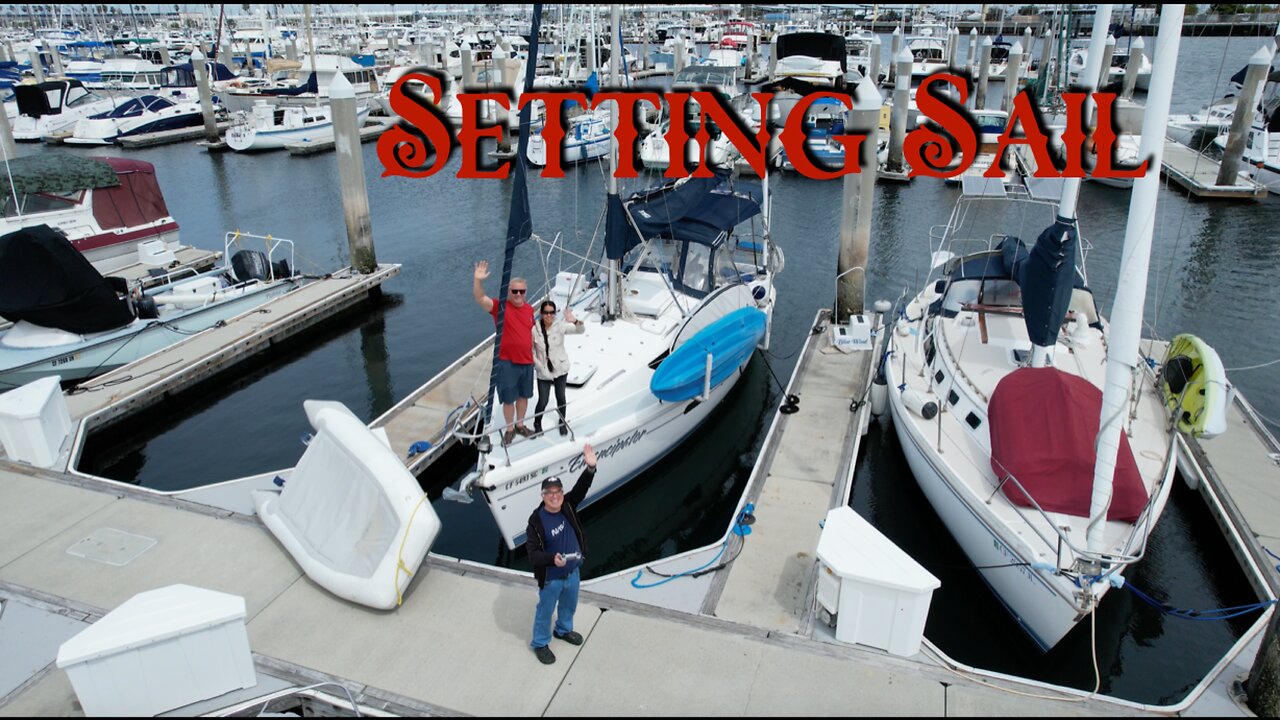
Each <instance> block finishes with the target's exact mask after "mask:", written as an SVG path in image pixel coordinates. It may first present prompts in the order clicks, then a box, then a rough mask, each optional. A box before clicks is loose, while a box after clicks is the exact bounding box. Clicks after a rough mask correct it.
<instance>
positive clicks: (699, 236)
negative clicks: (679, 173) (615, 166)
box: [605, 175, 760, 259]
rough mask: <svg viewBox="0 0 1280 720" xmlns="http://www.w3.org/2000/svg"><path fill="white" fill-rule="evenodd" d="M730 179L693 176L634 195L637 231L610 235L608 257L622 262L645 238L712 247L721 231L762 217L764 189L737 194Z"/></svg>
mask: <svg viewBox="0 0 1280 720" xmlns="http://www.w3.org/2000/svg"><path fill="white" fill-rule="evenodd" d="M726 177H727V176H725V175H716V176H714V177H710V178H689V179H688V181H686V182H684V183H682V184H677V183H676V181H672V182H669V183H666V184H664V185H661V186H659V187H656V188H652V189H650V190H644V191H641V192H638V193H636V194H634V195H632V196H631V197H630V198H628V199H627V201H626V203H625V205H626V211H627V212H628V214H630V216H631V219H632V221H633V222H634V223H635V228H632V229H629V232H626V233H625V234H622V235H621V236H614V235H612V234H610V235H609V236H608V238H607V239H606V243H605V245H606V251H607V253H608V256H609V257H610V258H612V259H617V258H621V257H622V256H623V255H624V254H626V252H627V251H628V250H630V249H631V248H633V247H635V246H636V245H639V244H640V242H641V239H642V237H643V238H664V239H667V240H680V241H685V242H696V243H700V244H702V245H711V244H712V243H714V242H715V240H716V238H718V237H720V234H721V233H724V232H728V231H730V230H732V229H733V228H735V227H737V225H738V224H739V223H742V222H745V221H747V220H750V219H751V218H753V217H755V216H756V215H757V214H759V213H760V193H759V188H758V187H754V186H752V187H746V188H744V187H739V188H737V189H736V191H735V190H731V189H729V188H728V187H727V185H725V179H726ZM636 230H639V232H640V234H639V235H637V234H636Z"/></svg>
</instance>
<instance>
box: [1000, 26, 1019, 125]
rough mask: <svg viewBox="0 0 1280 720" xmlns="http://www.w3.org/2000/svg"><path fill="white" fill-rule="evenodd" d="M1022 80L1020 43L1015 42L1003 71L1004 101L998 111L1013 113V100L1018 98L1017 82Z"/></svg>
mask: <svg viewBox="0 0 1280 720" xmlns="http://www.w3.org/2000/svg"><path fill="white" fill-rule="evenodd" d="M1021 79H1022V43H1021V42H1018V41H1015V42H1014V43H1013V47H1012V48H1009V63H1008V64H1007V65H1006V66H1005V71H1004V101H1003V103H1002V104H1001V105H1000V109H1001V110H1004V111H1006V112H1010V113H1012V112H1013V99H1014V98H1015V97H1017V96H1018V82H1019V81H1020V80H1021Z"/></svg>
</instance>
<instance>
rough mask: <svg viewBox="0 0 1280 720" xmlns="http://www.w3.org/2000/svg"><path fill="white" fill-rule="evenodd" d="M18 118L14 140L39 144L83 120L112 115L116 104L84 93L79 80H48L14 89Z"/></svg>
mask: <svg viewBox="0 0 1280 720" xmlns="http://www.w3.org/2000/svg"><path fill="white" fill-rule="evenodd" d="M13 93H14V96H15V98H16V100H17V110H18V115H17V117H16V118H14V121H13V139H14V140H17V141H19V142H39V141H41V140H43V139H44V137H45V136H46V135H52V134H53V133H56V132H61V131H63V130H70V129H72V128H73V127H75V124H76V123H77V122H78V121H80V120H81V119H83V118H87V117H90V116H92V115H97V114H99V113H104V112H109V111H110V110H111V108H113V107H115V104H116V101H115V100H114V99H112V98H111V97H110V96H108V95H99V94H96V93H92V92H89V91H88V90H87V89H85V86H84V84H83V83H81V82H80V81H79V80H49V81H46V82H42V83H33V84H31V85H16V86H14V88H13Z"/></svg>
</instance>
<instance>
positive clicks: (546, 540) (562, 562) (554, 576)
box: [525, 443, 596, 665]
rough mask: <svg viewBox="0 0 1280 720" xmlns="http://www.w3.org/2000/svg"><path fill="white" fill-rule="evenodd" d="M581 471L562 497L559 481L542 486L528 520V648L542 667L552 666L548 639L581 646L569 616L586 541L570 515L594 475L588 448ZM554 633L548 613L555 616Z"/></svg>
mask: <svg viewBox="0 0 1280 720" xmlns="http://www.w3.org/2000/svg"><path fill="white" fill-rule="evenodd" d="M582 459H583V460H584V461H585V462H586V465H587V467H586V469H584V470H583V471H582V474H581V475H579V476H578V481H577V482H576V483H574V484H573V489H572V490H570V491H569V492H568V494H566V493H565V492H564V485H563V484H562V483H561V482H560V478H558V477H551V478H547V479H546V480H543V481H542V504H541V505H539V506H538V509H537V510H534V511H533V514H532V515H530V516H529V527H528V529H527V530H526V532H525V537H526V539H525V548H526V549H527V550H528V552H529V561H530V562H532V563H533V577H534V578H535V579H536V580H537V581H538V609H537V610H536V611H535V612H534V614H533V641H532V642H530V643H529V647H531V648H533V652H534V654H535V655H537V656H538V660H539V661H541V662H542V664H544V665H550V664H551V663H553V662H555V661H556V656H555V653H553V652H551V648H549V647H547V646H548V645H550V644H551V638H552V637H555V638H556V639H557V640H563V641H565V642H567V643H569V644H570V645H581V644H582V636H581V635H579V634H578V633H576V632H574V631H573V614H574V612H575V611H576V610H577V609H578V568H579V567H580V566H581V565H582V558H583V556H584V555H586V552H587V536H586V535H585V534H584V533H583V532H582V525H581V524H580V523H579V522H578V514H577V512H576V510H577V508H578V505H579V504H580V503H581V502H582V501H583V499H584V498H586V497H587V491H588V490H590V489H591V481H592V480H593V479H594V478H595V475H596V451H595V449H594V448H592V447H591V443H586V444H584V445H583V446H582ZM557 606H559V611H558V612H557V613H556V624H555V629H554V631H553V630H552V627H551V613H552V612H553V611H556V607H557Z"/></svg>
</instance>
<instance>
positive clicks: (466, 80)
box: [462, 48, 475, 92]
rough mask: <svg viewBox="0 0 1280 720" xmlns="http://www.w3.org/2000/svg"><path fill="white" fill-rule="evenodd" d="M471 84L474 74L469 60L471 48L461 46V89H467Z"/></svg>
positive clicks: (472, 83) (473, 83)
mask: <svg viewBox="0 0 1280 720" xmlns="http://www.w3.org/2000/svg"><path fill="white" fill-rule="evenodd" d="M472 85H475V75H474V66H473V64H472V62H471V48H462V90H463V91H464V92H465V91H469V90H470V89H471V86H472Z"/></svg>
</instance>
